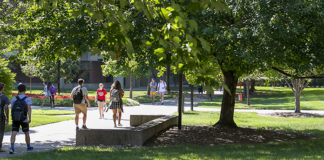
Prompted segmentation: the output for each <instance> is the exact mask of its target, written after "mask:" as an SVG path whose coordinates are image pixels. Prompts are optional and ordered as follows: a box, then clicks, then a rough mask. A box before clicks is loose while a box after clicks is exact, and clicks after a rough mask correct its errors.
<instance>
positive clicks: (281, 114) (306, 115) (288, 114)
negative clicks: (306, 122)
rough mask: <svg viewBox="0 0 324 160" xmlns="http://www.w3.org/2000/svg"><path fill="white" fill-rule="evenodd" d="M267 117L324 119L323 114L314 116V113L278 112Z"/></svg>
mask: <svg viewBox="0 0 324 160" xmlns="http://www.w3.org/2000/svg"><path fill="white" fill-rule="evenodd" d="M265 116H271V117H284V118H290V117H291V118H311V117H317V118H323V117H324V115H323V114H314V113H294V112H276V113H271V114H265Z"/></svg>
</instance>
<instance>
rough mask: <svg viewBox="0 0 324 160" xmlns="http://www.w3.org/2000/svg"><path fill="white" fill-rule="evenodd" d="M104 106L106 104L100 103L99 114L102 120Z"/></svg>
mask: <svg viewBox="0 0 324 160" xmlns="http://www.w3.org/2000/svg"><path fill="white" fill-rule="evenodd" d="M104 105H105V102H100V106H99V114H100V116H101V118H103V114H104V113H103V110H104Z"/></svg>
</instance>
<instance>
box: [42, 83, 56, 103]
mask: <svg viewBox="0 0 324 160" xmlns="http://www.w3.org/2000/svg"><path fill="white" fill-rule="evenodd" d="M43 85H44V90H43V92H44V99H43V103H42V106H44V104H45V101H46V100H47V99H49V102H50V106H51V108H54V106H55V105H54V97H55V95H56V90H55V87H54V85H53V84H52V83H51V82H44V83H43Z"/></svg>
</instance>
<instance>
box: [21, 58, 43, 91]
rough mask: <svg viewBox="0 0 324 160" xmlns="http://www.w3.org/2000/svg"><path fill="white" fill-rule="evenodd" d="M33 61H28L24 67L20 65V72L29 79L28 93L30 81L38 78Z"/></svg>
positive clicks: (30, 86) (30, 85)
mask: <svg viewBox="0 0 324 160" xmlns="http://www.w3.org/2000/svg"><path fill="white" fill-rule="evenodd" d="M34 62H35V61H33V60H29V61H28V62H27V63H25V64H24V65H21V71H22V72H23V73H24V74H25V75H26V76H27V77H29V88H30V93H32V79H33V78H34V77H38V75H39V69H38V68H37V66H36V64H35V63H34Z"/></svg>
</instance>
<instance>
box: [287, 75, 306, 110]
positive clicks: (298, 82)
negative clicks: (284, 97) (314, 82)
mask: <svg viewBox="0 0 324 160" xmlns="http://www.w3.org/2000/svg"><path fill="white" fill-rule="evenodd" d="M285 80H286V83H287V84H288V86H289V87H290V88H291V89H292V91H293V93H294V95H295V113H300V112H301V111H300V95H301V92H302V91H303V90H304V88H305V87H307V86H308V84H309V82H306V83H305V79H304V78H299V79H291V84H290V83H289V81H288V80H287V79H285Z"/></svg>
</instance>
